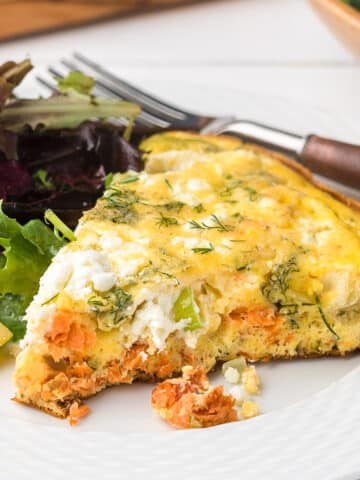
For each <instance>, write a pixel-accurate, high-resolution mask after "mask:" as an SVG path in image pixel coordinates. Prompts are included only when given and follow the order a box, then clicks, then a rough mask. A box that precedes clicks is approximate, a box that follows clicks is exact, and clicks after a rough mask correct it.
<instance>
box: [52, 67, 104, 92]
mask: <svg viewBox="0 0 360 480" xmlns="http://www.w3.org/2000/svg"><path fill="white" fill-rule="evenodd" d="M56 81H57V84H58V89H59V90H60V92H66V91H67V90H69V89H73V90H75V91H76V92H78V93H82V94H84V95H89V94H90V92H91V90H92V89H93V87H94V85H95V80H94V79H93V78H92V77H88V76H87V75H84V74H83V73H81V72H77V71H73V72H70V73H69V74H68V75H66V77H64V78H56Z"/></svg>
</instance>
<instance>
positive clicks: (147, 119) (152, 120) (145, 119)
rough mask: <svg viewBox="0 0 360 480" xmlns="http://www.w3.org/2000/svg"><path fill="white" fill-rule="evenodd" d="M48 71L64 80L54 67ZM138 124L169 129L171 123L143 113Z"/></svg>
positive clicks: (45, 83)
mask: <svg viewBox="0 0 360 480" xmlns="http://www.w3.org/2000/svg"><path fill="white" fill-rule="evenodd" d="M48 71H49V72H50V73H51V75H53V76H54V77H58V78H64V75H63V74H62V73H61V72H60V71H59V70H57V69H56V68H54V67H51V66H50V67H48ZM36 78H37V80H38V81H39V82H40V83H41V84H42V85H44V86H46V87H47V88H49V89H50V90H51V91H52V92H54V91H56V88H55V87H53V86H52V85H51V84H50V83H49V82H47V81H46V80H44V79H43V78H42V77H39V76H38V77H36ZM96 86H97V88H98V89H99V90H101V88H100V87H101V86H100V85H96ZM102 90H105V93H108V92H107V91H106V89H105V88H102ZM112 96H113V97H116V98H120V97H119V96H115V95H112ZM136 123H138V124H140V125H143V126H145V127H148V128H154V127H158V128H167V127H169V125H170V124H169V122H166V121H164V120H162V119H160V118H157V117H154V116H152V115H150V114H147V113H146V112H141V113H140V115H138V117H137V119H136Z"/></svg>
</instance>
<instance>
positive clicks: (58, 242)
mask: <svg viewBox="0 0 360 480" xmlns="http://www.w3.org/2000/svg"><path fill="white" fill-rule="evenodd" d="M64 244H65V240H63V239H60V238H58V237H57V236H56V235H55V234H54V233H53V232H52V230H50V228H49V227H47V226H46V225H45V224H44V223H43V222H42V221H41V220H30V221H29V222H28V223H26V224H25V225H20V224H19V223H18V222H17V221H16V220H14V219H13V218H9V217H8V216H7V215H5V214H4V212H3V211H2V208H1V204H0V245H1V247H2V249H3V250H2V252H1V254H0V323H1V324H3V325H5V326H6V327H7V328H8V329H9V330H10V331H11V332H12V334H13V337H12V340H14V341H17V340H19V339H21V338H22V337H23V336H24V334H25V329H26V325H25V322H24V321H23V316H24V314H25V310H26V307H27V306H28V304H29V303H30V301H31V300H32V297H33V296H34V294H35V293H36V291H37V289H38V285H39V280H40V277H41V275H42V274H43V273H44V272H45V270H46V269H47V267H48V265H49V264H50V262H51V259H52V257H53V256H54V255H55V254H56V253H57V251H58V250H59V249H60V248H61V247H62V246H63V245H64Z"/></svg>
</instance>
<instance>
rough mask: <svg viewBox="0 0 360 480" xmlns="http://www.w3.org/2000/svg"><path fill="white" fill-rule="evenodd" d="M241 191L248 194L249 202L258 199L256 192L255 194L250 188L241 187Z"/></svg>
mask: <svg viewBox="0 0 360 480" xmlns="http://www.w3.org/2000/svg"><path fill="white" fill-rule="evenodd" d="M243 189H244V190H245V192H247V193H248V194H249V200H250V202H254V201H255V200H257V199H258V197H259V194H258V192H257V191H256V190H255V189H254V188H251V187H243Z"/></svg>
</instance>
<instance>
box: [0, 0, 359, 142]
mask: <svg viewBox="0 0 360 480" xmlns="http://www.w3.org/2000/svg"><path fill="white" fill-rule="evenodd" d="M74 49H76V50H78V51H81V52H83V53H85V54H88V55H91V56H92V57H94V58H95V59H97V60H99V61H101V62H103V63H104V64H106V65H108V66H109V67H111V68H112V69H114V70H116V71H118V72H119V73H121V74H122V75H123V76H125V77H126V78H128V79H129V80H133V81H136V82H137V83H139V84H140V85H144V86H148V87H151V89H152V90H154V89H155V90H156V88H157V80H158V79H161V80H162V82H161V86H162V88H163V85H164V82H166V85H167V88H166V94H167V96H168V97H172V98H173V99H174V100H179V99H180V98H179V97H178V94H177V92H176V91H175V89H172V88H171V85H172V82H174V81H175V80H176V81H177V82H179V80H180V81H184V82H187V83H188V84H189V83H190V84H192V85H194V86H196V87H198V88H206V87H208V88H210V87H211V88H213V87H218V90H219V92H221V89H222V88H230V87H234V86H237V87H241V89H242V90H245V91H248V92H249V93H251V92H260V93H265V94H269V95H272V96H281V97H285V98H290V99H292V100H294V99H296V100H297V101H298V102H301V103H302V104H309V105H312V106H320V107H321V108H322V109H325V110H328V111H330V112H333V115H334V117H337V116H338V115H339V114H340V113H341V114H342V115H343V116H344V115H345V116H348V117H349V116H350V117H351V118H354V121H355V119H358V118H359V114H358V113H359V111H360V88H359V86H360V63H359V61H358V60H356V59H355V58H354V57H353V56H352V55H351V54H350V53H348V52H347V51H346V50H345V49H344V48H343V47H342V46H341V45H340V44H339V43H338V42H337V40H336V39H335V38H334V37H333V36H332V35H331V34H330V33H328V31H327V29H326V28H325V27H324V26H323V25H322V24H321V22H320V21H319V20H318V18H317V17H316V15H315V13H314V12H313V11H312V9H311V7H310V5H309V3H308V1H307V0H223V1H221V0H218V1H213V2H209V3H204V4H197V5H195V6H187V7H180V8H176V9H173V10H168V11H162V12H156V13H150V14H146V15H141V16H137V17H127V18H120V19H116V20H113V21H109V22H106V23H102V24H99V25H91V26H86V27H81V28H77V29H73V30H69V31H66V32H61V33H54V34H47V35H42V36H38V37H33V38H30V39H23V40H17V41H13V42H8V43H4V44H1V45H0V57H1V59H3V60H6V59H10V58H17V59H20V58H22V57H23V56H24V55H31V58H32V59H33V61H34V63H35V64H36V65H46V64H48V63H50V62H53V63H54V61H55V60H56V59H58V58H60V57H61V56H65V55H66V54H70V53H71V52H72V51H73V50H74ZM159 93H162V92H159ZM359 123H360V122H359ZM359 137H360V131H359ZM352 140H353V141H356V139H354V138H353V139H352Z"/></svg>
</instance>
